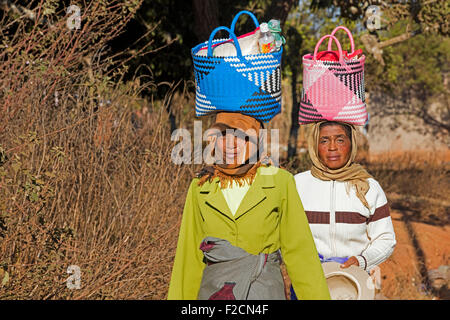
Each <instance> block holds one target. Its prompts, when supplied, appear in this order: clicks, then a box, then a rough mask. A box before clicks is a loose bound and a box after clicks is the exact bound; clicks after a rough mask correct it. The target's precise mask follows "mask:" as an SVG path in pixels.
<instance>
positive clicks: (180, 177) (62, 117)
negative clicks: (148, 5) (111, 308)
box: [0, 0, 192, 299]
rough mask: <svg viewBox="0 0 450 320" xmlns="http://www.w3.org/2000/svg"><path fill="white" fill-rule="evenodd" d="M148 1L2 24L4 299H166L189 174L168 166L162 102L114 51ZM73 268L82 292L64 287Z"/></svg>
mask: <svg viewBox="0 0 450 320" xmlns="http://www.w3.org/2000/svg"><path fill="white" fill-rule="evenodd" d="M140 2H141V1H125V0H123V1H90V2H86V3H84V2H83V3H81V2H80V3H78V5H80V7H81V8H83V10H82V24H81V28H80V29H79V30H70V29H68V27H67V25H66V20H67V15H66V13H65V11H64V10H62V11H61V10H60V11H58V10H56V9H55V8H53V11H52V7H49V3H51V1H37V2H36V3H33V5H30V8H31V9H30V10H32V12H34V13H35V19H34V20H30V19H29V17H27V16H20V17H17V16H15V15H5V16H4V18H3V20H2V21H1V22H0V30H1V33H2V36H3V38H4V39H5V40H4V42H3V43H2V44H1V45H2V46H3V48H2V51H1V53H0V72H1V74H2V77H0V108H1V113H0V117H1V119H0V120H1V121H0V123H1V125H0V238H1V239H0V298H3V299H18V298H19V299H161V298H164V296H165V294H166V290H167V282H168V280H169V274H170V268H171V262H172V259H173V253H174V247H175V243H176V234H177V227H178V223H179V217H180V216H181V215H180V208H182V206H183V202H184V194H185V192H186V190H185V189H186V185H187V184H188V182H189V181H188V180H189V179H190V176H191V174H192V172H188V171H189V170H187V169H186V168H185V167H180V166H174V165H172V164H171V162H170V151H171V148H172V144H173V142H172V141H170V128H169V125H168V119H167V114H166V105H165V103H167V101H168V100H170V99H166V102H164V101H163V102H153V101H150V102H149V101H147V100H144V99H142V98H141V93H142V91H143V90H147V89H148V88H151V87H154V86H156V84H155V83H153V82H152V81H151V79H146V78H136V79H134V80H133V81H128V82H125V81H123V77H124V75H125V73H126V71H127V68H126V61H127V60H128V59H132V58H133V57H134V56H136V55H139V54H145V51H146V50H147V51H148V50H152V49H151V46H150V45H151V43H150V44H147V46H142V48H143V49H142V50H141V51H139V52H134V53H133V54H130V52H127V51H126V52H122V53H120V54H114V55H113V54H111V52H109V51H108V41H109V40H111V39H113V38H114V37H115V36H117V35H118V34H119V33H120V32H121V31H122V30H123V28H124V27H125V25H126V23H127V22H128V21H129V20H130V19H131V18H132V17H133V15H134V14H135V12H136V10H137V8H138V7H139V5H140ZM70 265H77V266H79V267H80V271H81V288H80V289H73V290H70V289H69V288H68V287H67V279H68V277H69V274H67V268H68V266H70Z"/></svg>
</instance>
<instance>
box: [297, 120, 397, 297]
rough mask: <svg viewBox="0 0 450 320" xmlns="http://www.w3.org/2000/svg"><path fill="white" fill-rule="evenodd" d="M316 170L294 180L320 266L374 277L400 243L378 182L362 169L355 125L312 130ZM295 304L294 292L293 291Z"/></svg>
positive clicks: (329, 125)
mask: <svg viewBox="0 0 450 320" xmlns="http://www.w3.org/2000/svg"><path fill="white" fill-rule="evenodd" d="M311 126H312V127H311V130H310V134H309V137H308V151H309V155H310V158H311V160H312V167H311V170H309V171H306V172H302V173H299V174H297V175H295V181H296V185H297V191H298V193H299V195H300V198H301V200H302V204H303V207H304V210H305V212H306V215H307V218H308V221H309V226H310V228H311V232H312V234H313V237H314V241H315V244H316V248H317V251H318V252H319V255H320V258H321V260H322V261H323V262H324V261H330V260H334V261H338V262H340V263H342V264H341V267H342V268H348V267H349V266H351V265H356V266H359V267H360V268H362V269H364V270H366V271H367V272H370V270H371V269H373V268H374V267H375V266H377V265H378V264H380V263H382V262H383V261H385V260H386V259H387V258H388V257H389V256H390V255H391V254H392V252H393V250H394V247H395V244H396V241H395V234H394V228H393V225H392V220H391V217H390V214H389V206H388V203H387V199H386V196H385V194H384V192H383V189H382V188H381V186H380V185H379V184H378V182H377V181H376V180H375V179H373V177H372V176H371V175H370V174H369V173H368V172H367V171H366V170H365V169H364V168H363V167H362V166H361V165H359V164H357V163H354V159H355V156H356V151H357V150H356V146H357V141H356V138H357V134H356V129H355V127H354V126H353V125H348V124H345V123H341V122H333V121H321V122H318V123H314V124H312V125H311ZM291 293H292V294H293V298H295V294H294V292H293V291H292V290H291Z"/></svg>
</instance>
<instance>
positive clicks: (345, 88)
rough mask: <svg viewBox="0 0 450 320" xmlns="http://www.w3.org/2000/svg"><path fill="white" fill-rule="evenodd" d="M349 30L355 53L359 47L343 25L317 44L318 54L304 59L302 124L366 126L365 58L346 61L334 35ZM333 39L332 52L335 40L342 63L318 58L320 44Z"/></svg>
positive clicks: (352, 50)
mask: <svg viewBox="0 0 450 320" xmlns="http://www.w3.org/2000/svg"><path fill="white" fill-rule="evenodd" d="M340 29H342V30H345V31H346V32H347V34H348V36H349V38H350V44H351V53H350V54H349V55H350V56H351V55H352V53H354V52H355V44H354V41H353V37H352V34H351V32H350V31H349V30H348V29H347V28H345V27H343V26H339V27H337V28H336V29H334V31H333V32H332V33H331V34H329V35H326V36H323V37H322V38H321V39H320V40H319V41H318V42H317V44H316V47H315V50H314V54H312V55H311V54H306V55H304V56H303V88H302V96H301V101H300V108H299V123H300V124H307V123H311V122H317V121H323V120H328V121H339V122H345V123H350V124H354V125H364V123H365V122H366V120H367V109H366V103H365V97H364V91H365V88H364V62H365V59H366V58H365V56H364V55H363V54H361V55H360V56H355V57H354V58H353V59H345V58H344V54H343V51H342V47H341V44H340V43H339V41H338V39H337V38H336V37H335V36H334V34H335V33H336V31H338V30H340ZM327 38H329V42H328V51H330V50H331V44H332V41H333V40H334V42H335V43H336V45H337V48H338V56H339V60H338V61H324V60H319V59H317V54H318V49H319V47H320V44H321V43H322V42H323V41H324V40H325V39H327Z"/></svg>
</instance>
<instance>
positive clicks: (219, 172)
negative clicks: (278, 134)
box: [199, 112, 262, 188]
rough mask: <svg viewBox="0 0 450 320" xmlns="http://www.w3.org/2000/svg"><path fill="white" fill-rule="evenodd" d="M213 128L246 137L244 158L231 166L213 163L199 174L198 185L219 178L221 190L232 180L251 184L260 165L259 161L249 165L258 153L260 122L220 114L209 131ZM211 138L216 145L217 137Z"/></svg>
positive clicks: (229, 114)
mask: <svg viewBox="0 0 450 320" xmlns="http://www.w3.org/2000/svg"><path fill="white" fill-rule="evenodd" d="M213 128H215V129H218V130H220V131H225V130H226V129H235V130H239V131H240V132H241V133H243V134H244V135H246V136H248V137H249V140H248V141H247V142H246V153H245V158H244V159H243V160H244V161H242V163H240V162H239V161H236V162H235V163H231V164H229V163H223V164H222V163H214V164H213V165H212V166H207V167H205V168H203V169H202V171H201V172H200V174H199V176H200V181H199V185H202V184H203V183H205V182H206V181H207V180H212V179H214V178H215V177H219V179H220V182H221V187H222V188H226V187H228V186H229V185H230V183H231V182H232V181H233V180H234V181H236V182H237V183H238V184H239V185H242V184H243V183H245V182H247V183H249V184H251V183H252V181H253V179H254V177H255V175H256V170H257V169H258V167H260V166H261V165H262V163H261V160H259V161H257V162H256V163H251V162H250V163H249V160H250V159H255V156H256V155H257V152H258V142H259V130H260V129H261V128H262V125H261V122H259V121H258V120H256V119H255V118H253V117H250V116H247V115H243V114H240V113H232V112H220V113H218V114H217V116H216V122H215V123H214V124H213V125H212V127H211V129H213ZM212 138H213V140H214V143H217V142H216V141H217V140H216V138H217V136H213V137H212ZM218 151H221V150H218Z"/></svg>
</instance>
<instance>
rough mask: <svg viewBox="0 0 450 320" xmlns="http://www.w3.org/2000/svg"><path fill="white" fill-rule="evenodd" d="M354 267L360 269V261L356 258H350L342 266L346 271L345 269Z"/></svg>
mask: <svg viewBox="0 0 450 320" xmlns="http://www.w3.org/2000/svg"><path fill="white" fill-rule="evenodd" d="M353 265H355V266H357V267H359V262H358V259H356V257H355V256H351V257H350V258H348V260H347V261H345V262H344V263H343V264H341V268H342V269H345V268H348V267H350V266H353Z"/></svg>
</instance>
